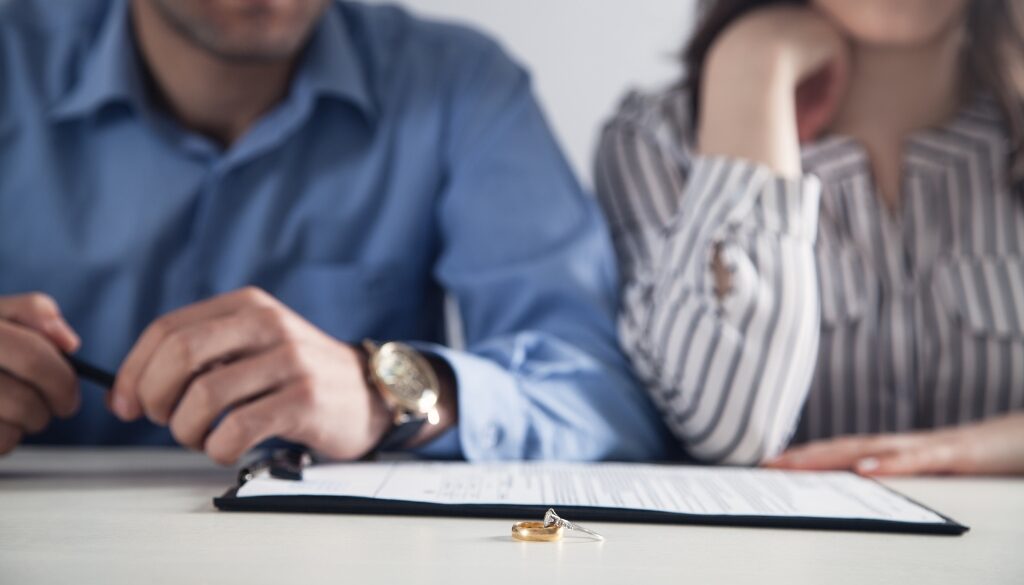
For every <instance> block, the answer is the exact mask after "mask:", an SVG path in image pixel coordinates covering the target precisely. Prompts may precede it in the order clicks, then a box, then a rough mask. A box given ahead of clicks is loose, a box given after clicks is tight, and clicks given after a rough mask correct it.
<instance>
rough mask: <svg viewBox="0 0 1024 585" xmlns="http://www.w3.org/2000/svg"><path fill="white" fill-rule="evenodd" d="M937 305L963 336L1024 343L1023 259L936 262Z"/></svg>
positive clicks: (1005, 258)
mask: <svg viewBox="0 0 1024 585" xmlns="http://www.w3.org/2000/svg"><path fill="white" fill-rule="evenodd" d="M934 284H935V291H936V295H937V296H938V299H939V302H940V303H941V304H942V305H943V307H945V309H946V311H947V312H948V313H949V315H950V316H951V317H952V318H953V320H954V322H956V323H959V324H960V326H961V327H962V328H963V329H964V330H965V332H966V333H968V334H970V335H973V336H978V337H985V338H989V339H996V340H1004V341H1007V340H1009V341H1017V342H1020V341H1022V340H1024V257H1015V256H971V257H961V258H952V259H949V260H946V261H943V262H941V263H939V264H938V265H937V266H936V270H935V282H934Z"/></svg>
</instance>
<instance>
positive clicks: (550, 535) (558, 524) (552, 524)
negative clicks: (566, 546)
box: [512, 508, 604, 542]
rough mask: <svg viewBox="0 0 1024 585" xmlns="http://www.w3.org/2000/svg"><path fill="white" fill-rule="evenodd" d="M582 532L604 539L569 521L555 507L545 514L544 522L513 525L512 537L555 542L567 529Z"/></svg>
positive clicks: (597, 538)
mask: <svg viewBox="0 0 1024 585" xmlns="http://www.w3.org/2000/svg"><path fill="white" fill-rule="evenodd" d="M569 530H571V531H576V532H582V533H584V534H586V535H588V536H590V537H591V538H594V539H595V540H604V537H603V536H601V535H600V534H598V533H596V532H594V531H593V530H588V529H586V528H583V527H582V526H580V525H579V524H576V523H573V522H569V521H568V520H565V519H563V518H561V517H560V516H559V515H558V514H556V513H555V510H554V508H550V509H548V511H547V513H546V514H544V521H543V522H516V523H515V524H513V525H512V538H514V539H516V540H523V541H526V542H555V541H557V540H561V538H562V536H563V535H564V534H565V532H566V531H569Z"/></svg>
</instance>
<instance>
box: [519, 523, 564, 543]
mask: <svg viewBox="0 0 1024 585" xmlns="http://www.w3.org/2000/svg"><path fill="white" fill-rule="evenodd" d="M562 531H563V528H562V527H561V526H560V525H557V524H550V525H549V524H545V523H544V522H516V523H515V524H513V525H512V538H514V539H516V540H522V541H526V542H554V541H556V540H559V539H561V538H562Z"/></svg>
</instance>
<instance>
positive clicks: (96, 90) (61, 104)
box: [51, 0, 377, 120]
mask: <svg viewBox="0 0 1024 585" xmlns="http://www.w3.org/2000/svg"><path fill="white" fill-rule="evenodd" d="M356 51H357V48H356V46H355V43H354V39H353V38H352V35H351V33H350V32H349V29H348V27H347V26H346V24H345V22H344V20H343V17H342V15H341V13H340V12H339V11H338V10H337V9H336V8H335V7H334V6H331V7H330V8H328V10H327V12H326V13H325V14H324V16H323V17H322V18H321V19H320V22H319V23H318V24H317V26H316V29H315V31H314V32H313V35H312V37H311V39H310V41H309V44H308V45H307V47H306V49H305V50H304V51H303V54H302V58H301V63H300V65H299V69H298V72H297V73H296V78H295V81H294V84H295V85H300V86H304V88H305V89H306V90H308V91H310V93H311V94H312V95H313V96H324V97H331V98H337V99H341V100H343V101H347V102H349V103H351V104H352V105H354V106H356V107H357V108H358V109H359V110H360V111H361V112H362V113H363V114H364V115H366V116H367V117H368V118H372V117H373V116H374V115H375V114H376V111H377V110H376V104H375V101H374V99H373V97H372V95H371V92H370V88H369V85H368V81H367V77H366V72H365V71H364V68H363V66H362V63H361V62H360V60H359V56H358V55H357V53H356ZM141 65H142V64H141V59H140V58H139V53H138V49H137V46H136V44H135V40H134V35H133V32H132V30H131V27H130V19H129V12H128V6H127V3H126V2H124V1H123V0H115V1H114V2H113V3H112V4H111V7H110V10H109V12H108V14H107V15H106V17H105V18H104V20H103V23H102V25H101V30H100V33H99V35H98V37H97V41H96V43H95V45H94V46H93V48H92V50H91V51H90V52H89V53H88V54H87V55H86V57H85V60H84V63H83V66H82V69H81V74H80V76H79V78H78V80H77V81H76V82H75V83H74V84H73V85H72V86H71V88H70V90H68V91H67V92H66V93H65V94H64V95H62V96H61V97H59V98H58V99H57V100H56V102H55V103H54V104H53V106H52V107H51V114H52V115H53V116H54V117H55V118H56V119H58V120H62V119H70V118H75V117H80V116H85V115H88V114H90V113H93V112H95V111H97V110H98V109H99V108H101V107H103V106H104V105H107V104H110V103H125V104H129V105H141V104H142V103H143V102H144V101H145V100H146V96H145V84H144V83H143V80H142V74H141V71H142V66H141Z"/></svg>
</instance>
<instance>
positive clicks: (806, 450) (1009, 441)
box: [765, 414, 1024, 475]
mask: <svg viewBox="0 0 1024 585" xmlns="http://www.w3.org/2000/svg"><path fill="white" fill-rule="evenodd" d="M765 465H766V467H773V468H777V469H805V470H822V469H851V470H854V471H856V472H857V473H860V474H863V475H922V474H964V475H966V474H971V475H997V474H1024V414H1011V415H1007V416H1003V417H1000V418H994V419H991V420H988V421H984V422H980V423H975V424H971V425H966V426H962V427H955V428H948V429H940V430H937V431H929V432H917V433H906V434H895V435H874V436H849V437H841V438H838V439H831V440H827V441H819V442H816V443H811V444H808V445H804V446H801V447H796V448H794V449H790V450H789V451H786V452H785V453H783V454H782V455H781V456H779V457H778V458H776V459H774V460H772V461H769V462H768V463H766V464H765Z"/></svg>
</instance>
